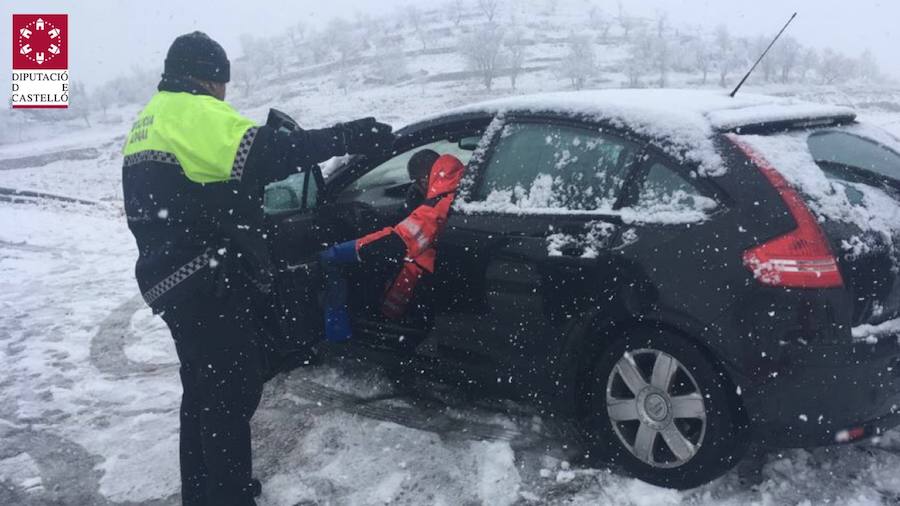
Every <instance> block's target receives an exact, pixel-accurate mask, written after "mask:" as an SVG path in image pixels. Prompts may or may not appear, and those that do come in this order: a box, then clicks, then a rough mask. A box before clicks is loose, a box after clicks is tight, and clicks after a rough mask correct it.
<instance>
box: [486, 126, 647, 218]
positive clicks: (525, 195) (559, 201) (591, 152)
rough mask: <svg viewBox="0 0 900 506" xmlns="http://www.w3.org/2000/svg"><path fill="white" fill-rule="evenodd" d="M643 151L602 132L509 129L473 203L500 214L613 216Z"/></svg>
mask: <svg viewBox="0 0 900 506" xmlns="http://www.w3.org/2000/svg"><path fill="white" fill-rule="evenodd" d="M639 148H640V147H639V145H637V144H636V143H633V142H631V141H628V140H626V139H622V138H620V137H616V136H613V135H609V134H606V133H603V132H600V131H597V130H589V129H586V128H579V127H573V126H565V125H554V124H541V123H514V124H510V125H507V126H505V127H504V129H503V131H502V133H501V134H500V139H499V141H498V142H497V145H496V147H495V148H494V150H493V153H492V155H491V158H490V160H489V161H488V163H487V164H486V165H485V168H484V169H483V174H482V177H481V181H480V183H479V184H478V187H477V188H476V190H475V192H474V194H473V196H472V199H471V201H472V204H480V205H476V207H478V208H484V210H495V211H514V212H542V211H543V212H546V211H550V212H553V211H565V210H571V211H604V210H611V209H612V208H613V205H614V204H615V202H616V200H617V198H618V196H619V194H620V193H621V190H622V187H623V185H624V182H625V178H626V176H627V175H628V173H629V171H630V170H631V169H632V168H633V167H634V165H635V163H636V161H637V155H638V152H639ZM472 209H473V210H475V207H473V208H472Z"/></svg>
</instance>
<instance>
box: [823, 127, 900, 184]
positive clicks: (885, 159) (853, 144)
mask: <svg viewBox="0 0 900 506" xmlns="http://www.w3.org/2000/svg"><path fill="white" fill-rule="evenodd" d="M807 145H808V146H809V152H810V153H811V154H812V156H813V159H814V160H815V161H816V163H819V164H820V165H822V164H823V163H825V164H837V165H843V166H847V167H851V168H854V169H860V170H865V171H870V172H874V173H875V174H878V175H879V176H884V177H889V178H891V179H894V180H897V181H900V155H898V154H897V153H895V152H894V151H892V150H890V149H888V148H886V147H884V146H882V145H881V144H878V143H877V142H875V141H872V140H869V139H865V138H863V137H859V136H857V135H853V134H849V133H846V132H840V131H837V130H828V131H824V132H816V133H814V134H812V135H810V136H809V139H808V140H807ZM832 172H833V171H832Z"/></svg>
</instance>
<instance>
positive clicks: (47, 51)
mask: <svg viewBox="0 0 900 506" xmlns="http://www.w3.org/2000/svg"><path fill="white" fill-rule="evenodd" d="M12 39H13V40H12V67H13V68H12V70H13V72H12V97H11V98H12V107H13V109H53V108H59V109H64V108H66V107H68V106H69V18H68V15H67V14H13V16H12Z"/></svg>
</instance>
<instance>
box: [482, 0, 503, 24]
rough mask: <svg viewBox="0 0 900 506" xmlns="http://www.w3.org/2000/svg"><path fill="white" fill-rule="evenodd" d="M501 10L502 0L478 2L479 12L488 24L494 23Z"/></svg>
mask: <svg viewBox="0 0 900 506" xmlns="http://www.w3.org/2000/svg"><path fill="white" fill-rule="evenodd" d="M499 9H500V0H478V10H479V11H481V14H482V15H483V16H484V17H485V19H487V21H488V23H493V22H494V17H495V16H496V15H497V12H498V10H499Z"/></svg>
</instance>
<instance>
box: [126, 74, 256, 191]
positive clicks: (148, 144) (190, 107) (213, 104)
mask: <svg viewBox="0 0 900 506" xmlns="http://www.w3.org/2000/svg"><path fill="white" fill-rule="evenodd" d="M257 131H258V128H257V127H255V126H254V123H253V122H252V121H250V120H249V119H247V118H245V117H243V116H241V115H240V114H239V113H238V112H237V111H235V110H234V109H233V108H232V107H231V106H230V105H228V104H227V103H225V102H223V101H221V100H218V99H216V98H213V97H209V96H206V95H192V94H190V93H174V92H169V91H161V92H159V93H157V94H156V95H154V96H153V98H152V99H151V100H150V102H149V103H148V104H147V106H146V107H144V110H143V111H141V113H140V115H139V116H138V119H137V120H136V121H135V122H134V124H133V125H132V127H131V132H130V133H129V134H128V139H127V141H126V143H125V147H124V149H123V151H122V153H123V154H124V155H125V165H126V166H128V165H129V164H132V165H133V164H134V163H138V162H139V161H144V160H151V161H158V162H162V163H171V160H172V158H174V159H175V160H177V163H178V164H179V165H180V166H181V168H182V170H184V175H185V176H186V177H187V178H188V179H190V180H191V181H193V182H195V183H215V182H220V181H228V180H231V179H241V177H242V176H243V173H244V165H245V164H246V163H247V156H248V155H249V153H250V148H251V147H252V145H253V141H254V139H255V138H256V134H257Z"/></svg>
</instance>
